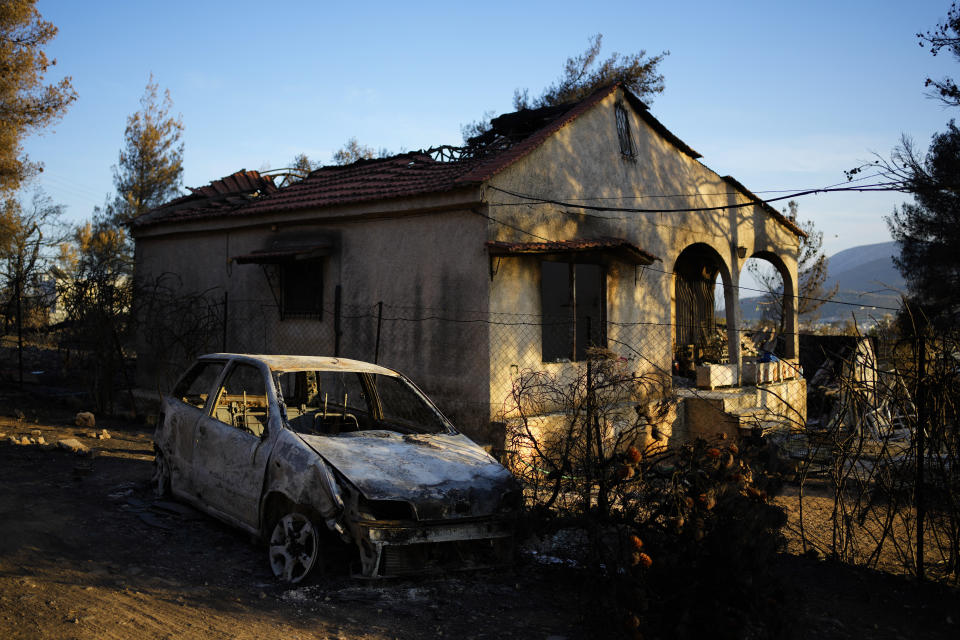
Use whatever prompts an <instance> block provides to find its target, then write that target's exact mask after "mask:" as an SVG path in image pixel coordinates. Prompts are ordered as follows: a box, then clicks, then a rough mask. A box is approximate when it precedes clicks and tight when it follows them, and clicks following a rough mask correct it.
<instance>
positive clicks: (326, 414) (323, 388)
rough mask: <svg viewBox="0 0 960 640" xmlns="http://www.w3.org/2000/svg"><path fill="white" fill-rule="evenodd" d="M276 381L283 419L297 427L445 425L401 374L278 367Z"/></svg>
mask: <svg viewBox="0 0 960 640" xmlns="http://www.w3.org/2000/svg"><path fill="white" fill-rule="evenodd" d="M277 381H278V382H279V385H280V392H281V394H282V396H283V401H284V404H285V405H286V418H287V423H288V424H289V426H290V428H291V429H293V430H294V431H297V432H299V433H305V434H315V435H339V434H341V433H348V432H353V431H370V430H389V431H396V432H398V433H442V432H445V431H447V430H448V428H449V426H448V424H447V423H446V421H445V420H444V419H443V417H442V416H441V415H440V414H439V412H438V411H437V410H436V409H435V408H434V407H433V405H431V404H430V402H429V401H428V400H427V399H426V398H425V397H424V396H423V395H422V394H421V393H419V392H418V391H417V390H416V389H415V388H414V387H413V386H412V385H410V384H409V383H408V382H407V381H406V380H404V379H403V378H399V377H395V376H387V375H381V374H364V373H359V372H356V371H282V372H278V373H277Z"/></svg>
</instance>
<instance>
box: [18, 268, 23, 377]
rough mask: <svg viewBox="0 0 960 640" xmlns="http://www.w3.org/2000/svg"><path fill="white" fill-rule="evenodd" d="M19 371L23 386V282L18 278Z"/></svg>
mask: <svg viewBox="0 0 960 640" xmlns="http://www.w3.org/2000/svg"><path fill="white" fill-rule="evenodd" d="M17 369H18V370H19V374H20V386H21V387H22V386H23V282H22V281H21V280H20V278H17Z"/></svg>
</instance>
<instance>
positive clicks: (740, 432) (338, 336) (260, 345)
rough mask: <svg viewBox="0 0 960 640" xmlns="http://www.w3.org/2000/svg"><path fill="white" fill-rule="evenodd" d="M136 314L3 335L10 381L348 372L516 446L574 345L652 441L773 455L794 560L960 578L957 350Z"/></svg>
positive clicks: (198, 300) (833, 340) (404, 317)
mask: <svg viewBox="0 0 960 640" xmlns="http://www.w3.org/2000/svg"><path fill="white" fill-rule="evenodd" d="M136 300H137V306H136V308H135V309H134V311H133V313H132V316H131V320H130V321H129V322H128V323H127V324H124V325H116V326H112V325H111V326H106V327H99V330H98V332H96V333H86V334H85V333H84V332H81V331H78V330H77V326H76V325H75V324H71V321H70V320H69V319H67V320H66V321H63V322H59V323H51V322H47V323H43V322H31V323H26V325H25V326H23V327H20V328H21V329H22V330H21V331H15V330H13V328H12V327H11V326H9V324H8V325H7V326H5V327H4V328H5V329H6V331H5V334H4V335H3V336H2V341H0V375H2V378H3V379H4V380H6V381H8V382H20V380H22V381H23V384H31V385H35V386H38V387H49V388H60V389H63V390H64V391H63V393H64V394H66V395H70V394H74V395H76V396H77V397H78V398H80V400H78V402H86V403H95V404H96V407H97V408H98V409H100V410H101V411H108V412H111V411H112V410H113V408H114V405H116V406H123V405H129V406H131V407H132V409H133V410H134V411H136V410H137V408H136V400H135V399H134V395H133V390H134V388H135V387H137V386H138V385H139V386H140V387H146V388H154V389H155V388H156V386H158V385H159V386H160V387H161V388H162V387H165V386H166V387H169V385H170V384H172V382H173V381H174V380H175V378H176V376H178V375H179V374H180V373H181V372H182V371H183V370H184V368H185V366H186V365H187V364H188V363H189V361H190V360H191V359H192V358H194V357H195V356H196V355H198V354H201V353H208V352H216V351H227V352H246V353H289V354H307V355H329V356H338V357H343V358H354V359H358V360H365V361H370V362H375V363H379V364H382V365H384V366H387V367H390V368H394V369H398V370H400V371H402V372H403V373H405V374H407V375H408V376H409V377H410V378H411V379H412V380H414V381H416V382H417V384H418V385H420V386H421V387H422V388H423V389H424V391H426V392H427V394H428V395H429V396H431V397H432V398H433V399H434V400H435V401H436V402H437V404H438V405H439V406H440V408H441V409H442V410H443V411H444V412H445V413H446V414H447V415H448V416H449V417H450V418H451V419H452V420H453V421H454V423H455V424H458V425H459V426H461V427H462V428H463V429H464V430H465V431H467V432H468V433H470V434H471V435H473V436H474V437H476V438H477V439H480V440H487V441H496V440H497V439H498V438H499V440H500V442H505V434H506V432H507V431H508V430H509V425H510V423H511V420H513V419H515V418H516V413H515V412H516V411H517V407H518V405H517V403H516V389H517V388H518V385H519V386H522V385H523V384H526V383H527V382H528V381H530V380H532V379H534V378H533V377H532V376H535V375H539V374H541V373H546V374H549V375H552V376H554V377H555V379H556V380H559V381H562V380H563V379H564V376H568V379H570V380H575V379H583V376H584V371H585V370H586V369H585V367H586V366H588V365H587V363H586V360H587V358H584V357H582V356H581V357H579V358H578V348H577V346H576V343H577V341H578V340H581V341H582V340H587V341H588V342H589V346H592V347H595V348H599V349H602V350H605V351H604V353H605V357H608V358H609V357H614V358H617V359H619V360H621V361H622V362H623V363H624V364H625V366H626V367H627V368H629V369H630V370H631V371H633V372H634V375H637V376H641V377H644V376H646V377H649V376H654V377H656V379H657V380H659V381H660V382H659V383H658V384H659V385H660V387H659V388H660V393H659V395H653V396H650V397H646V398H643V399H641V400H642V402H641V401H638V400H637V399H633V400H631V403H632V404H630V405H629V406H628V407H626V408H627V414H631V415H633V414H635V415H637V416H640V415H647V416H649V415H653V414H654V413H656V414H657V415H658V416H659V417H658V419H657V420H648V422H649V424H648V425H647V426H646V427H645V431H644V434H645V436H644V437H645V438H646V443H645V444H648V445H649V444H657V443H658V442H659V443H661V444H663V445H664V446H669V445H673V444H679V443H681V442H684V441H690V440H691V439H695V438H698V437H703V438H708V439H709V438H712V437H717V436H720V435H721V434H723V435H724V436H733V437H735V438H736V437H745V436H747V435H749V434H752V433H762V434H764V435H765V437H766V438H768V439H769V440H770V441H771V442H773V443H774V444H775V445H776V448H777V449H778V450H779V451H780V457H781V458H782V463H783V464H784V465H785V466H784V469H785V470H786V476H787V477H788V479H789V480H790V481H791V482H792V483H793V484H792V485H791V486H793V487H794V490H793V491H792V496H793V498H795V500H796V502H795V508H794V509H792V510H791V514H792V515H791V520H790V523H789V526H790V527H791V528H792V529H793V531H794V533H795V534H796V535H795V539H796V540H797V541H798V542H797V544H799V545H800V547H801V548H800V549H799V550H801V551H802V550H809V549H814V550H817V551H818V552H820V553H823V554H825V555H828V556H832V557H836V558H838V559H841V560H844V561H847V562H851V563H856V564H864V565H867V566H873V567H880V568H891V567H894V568H899V569H901V570H905V571H908V572H910V573H912V574H914V575H917V576H920V577H924V576H927V577H935V578H938V579H951V580H954V581H956V579H957V576H958V575H960V547H958V544H960V543H958V539H960V513H958V512H960V434H958V422H957V407H958V406H960V402H958V395H957V394H958V393H960V391H958V390H960V380H958V378H960V340H958V335H954V334H943V333H938V334H934V333H931V332H930V331H929V330H926V329H924V330H923V331H921V330H908V331H904V330H902V329H901V330H899V331H897V330H896V328H895V327H892V326H886V325H880V324H878V325H877V326H876V327H874V328H873V329H872V330H871V332H870V334H871V335H870V336H869V337H865V336H863V335H853V336H822V335H813V334H802V335H800V336H799V343H800V352H799V353H798V354H797V357H796V358H777V357H776V353H777V352H778V350H779V351H781V352H782V349H783V344H784V340H783V338H784V336H778V335H776V334H775V332H769V331H767V332H763V331H760V332H757V331H748V330H742V331H738V332H734V333H733V334H732V335H733V336H734V340H731V339H730V335H731V334H730V332H728V331H727V330H726V329H725V328H724V327H722V326H719V327H716V329H715V331H714V334H713V335H714V336H715V339H709V340H705V341H703V342H702V344H700V345H679V346H678V345H676V344H675V343H674V338H673V336H674V335H677V331H676V327H674V326H672V325H670V324H664V323H616V322H609V321H607V322H603V323H596V324H593V323H591V321H590V320H589V319H586V320H584V319H576V318H574V319H568V320H564V321H558V320H556V319H551V318H546V317H543V316H539V315H532V314H513V313H486V312H482V311H477V310H464V309H436V308H423V307H420V308H414V307H408V306H401V305H391V304H387V303H384V302H380V301H371V302H364V303H362V304H357V303H355V302H352V301H351V302H345V301H343V300H342V299H341V297H340V295H339V294H338V295H337V297H336V300H335V303H334V304H333V305H331V306H330V307H329V308H326V309H324V311H323V313H321V314H318V315H315V316H312V317H290V316H289V315H286V316H283V315H281V313H280V309H279V308H278V306H277V304H276V303H275V302H273V301H267V302H265V301H263V300H253V299H242V298H232V297H230V296H228V295H227V294H226V293H224V292H223V291H222V290H212V291H207V292H202V293H197V294H194V295H189V296H184V295H182V294H180V293H179V290H178V289H177V288H176V287H174V286H169V287H167V286H156V287H154V289H153V291H152V292H151V294H150V295H141V296H139V297H137V298H136ZM578 320H579V321H580V322H581V325H582V323H583V322H586V323H587V327H586V328H584V327H583V326H580V327H579V328H578V326H577V322H578ZM545 333H549V334H550V335H553V336H559V338H558V339H561V340H565V341H566V342H564V345H566V346H565V347H564V348H566V349H567V351H566V352H567V353H569V357H566V358H564V357H556V355H555V354H556V349H554V351H553V357H552V358H550V359H549V360H545V357H544V356H545V349H544V347H543V342H544V339H543V336H544V334H545ZM787 337H788V338H789V336H787ZM731 343H733V349H731V348H730V347H731ZM554 346H556V345H554ZM731 353H732V356H731ZM738 360H739V366H738V365H737V361H738ZM111 363H115V364H111ZM136 376H139V379H137V377H136ZM83 398H86V400H84V399H83ZM664 402H666V404H664ZM644 403H646V404H644ZM654 405H656V407H657V409H656V411H654V410H653V409H651V408H650V407H652V406H654ZM86 406H91V405H90V404H87V405H86ZM540 410H541V411H542V412H543V413H550V412H554V413H557V412H560V413H562V411H563V408H562V407H552V406H542V407H540ZM511 412H513V413H511ZM497 429H500V431H499V432H498V431H496V430H497ZM514 453H516V452H514Z"/></svg>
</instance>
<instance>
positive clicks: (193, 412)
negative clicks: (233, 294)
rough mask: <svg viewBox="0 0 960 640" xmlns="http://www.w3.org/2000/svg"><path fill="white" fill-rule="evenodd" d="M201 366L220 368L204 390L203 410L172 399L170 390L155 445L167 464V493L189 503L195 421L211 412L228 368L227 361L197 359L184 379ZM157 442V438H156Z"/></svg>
mask: <svg viewBox="0 0 960 640" xmlns="http://www.w3.org/2000/svg"><path fill="white" fill-rule="evenodd" d="M201 364H220V365H222V368H221V369H220V372H219V373H218V374H217V377H216V378H214V380H213V382H212V383H211V386H210V388H209V389H208V390H207V400H206V402H205V403H204V405H203V407H197V406H195V405H192V404H190V403H187V402H184V401H183V400H180V399H178V398H176V397H174V395H173V392H172V391H171V392H170V394H168V395H167V396H166V397H164V404H163V407H162V408H161V412H162V414H163V416H164V423H163V425H162V426H163V428H164V432H165V433H164V436H165V437H164V438H163V441H162V442H158V443H157V445H158V446H160V447H161V448H162V449H164V453H165V455H166V456H167V460H168V461H169V463H170V492H171V493H172V494H173V495H175V496H178V497H181V498H186V499H188V500H192V495H193V484H194V480H195V479H194V477H193V453H194V439H195V438H196V429H197V424H198V423H199V421H200V420H201V419H202V418H203V417H204V416H206V415H209V413H210V411H212V409H213V404H214V401H215V398H214V397H213V394H214V393H215V392H216V391H217V390H218V389H219V388H220V386H221V383H222V380H223V374H224V373H225V372H226V371H227V370H228V369H229V364H230V361H229V360H228V359H226V358H198V359H197V360H195V361H194V363H193V364H192V365H191V366H190V368H189V369H188V370H187V371H186V372H184V374H183V376H186V375H187V374H188V373H189V372H190V371H192V370H193V369H194V368H195V367H197V366H199V365H201ZM183 376H181V378H180V379H179V380H177V382H176V383H175V384H174V387H173V388H174V389H176V387H177V386H178V385H179V384H180V380H182V378H183ZM155 438H156V436H155ZM157 439H158V440H159V438H157Z"/></svg>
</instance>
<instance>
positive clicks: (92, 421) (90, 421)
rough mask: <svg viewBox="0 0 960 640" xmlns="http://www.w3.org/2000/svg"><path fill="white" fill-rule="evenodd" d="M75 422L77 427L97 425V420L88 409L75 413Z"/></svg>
mask: <svg viewBox="0 0 960 640" xmlns="http://www.w3.org/2000/svg"><path fill="white" fill-rule="evenodd" d="M74 422H75V424H76V425H77V426H78V427H87V428H90V427H95V426H97V420H96V418H94V416H93V414H92V413H90V412H89V411H80V412H78V413H77V417H76V418H75V419H74Z"/></svg>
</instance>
